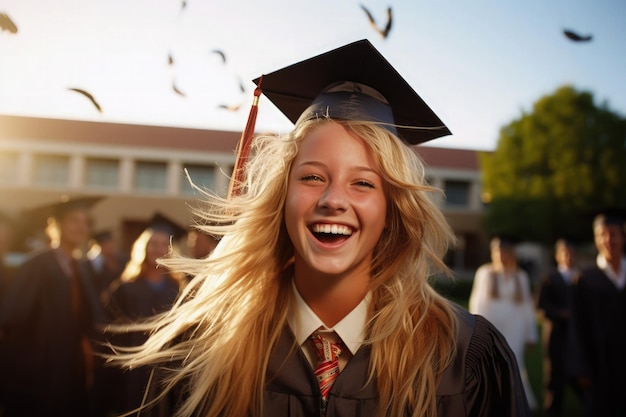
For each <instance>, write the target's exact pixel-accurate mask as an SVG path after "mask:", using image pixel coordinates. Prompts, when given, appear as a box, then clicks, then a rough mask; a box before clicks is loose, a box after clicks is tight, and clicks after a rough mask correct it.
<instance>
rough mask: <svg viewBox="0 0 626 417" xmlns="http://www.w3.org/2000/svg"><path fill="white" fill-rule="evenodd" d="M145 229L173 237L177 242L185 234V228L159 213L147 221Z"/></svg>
mask: <svg viewBox="0 0 626 417" xmlns="http://www.w3.org/2000/svg"><path fill="white" fill-rule="evenodd" d="M147 228H149V229H152V230H158V231H160V232H165V233H167V234H168V235H170V236H171V237H173V238H174V240H178V239H180V238H182V237H183V236H184V235H185V234H187V229H186V228H184V227H182V226H181V225H180V224H178V223H177V222H175V221H174V220H172V219H170V218H169V217H167V216H165V215H164V214H162V213H159V212H157V213H155V214H154V216H152V218H151V219H150V220H149V221H148V225H147Z"/></svg>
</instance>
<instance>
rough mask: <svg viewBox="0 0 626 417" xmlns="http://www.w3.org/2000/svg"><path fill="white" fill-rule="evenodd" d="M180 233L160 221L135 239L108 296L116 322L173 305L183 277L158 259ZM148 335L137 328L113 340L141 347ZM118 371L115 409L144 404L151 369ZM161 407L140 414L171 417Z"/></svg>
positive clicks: (125, 322) (129, 408) (168, 249)
mask: <svg viewBox="0 0 626 417" xmlns="http://www.w3.org/2000/svg"><path fill="white" fill-rule="evenodd" d="M177 234H178V233H177V229H176V228H175V227H173V226H172V225H169V224H163V223H160V224H155V225H152V226H150V227H149V228H147V229H146V230H144V231H143V233H141V235H140V236H139V237H138V238H137V239H136V240H135V242H134V243H133V246H132V250H131V257H130V260H129V261H128V263H127V265H126V267H125V269H124V271H123V272H122V274H121V276H120V277H119V278H118V279H117V280H115V281H113V283H112V284H111V286H110V287H109V290H108V295H107V296H106V297H105V300H106V308H107V311H108V312H109V314H110V315H111V316H112V317H113V322H114V323H116V324H129V323H133V322H138V321H141V320H142V319H146V318H149V317H151V316H153V315H155V314H158V313H162V312H164V311H167V310H168V309H169V308H171V307H172V305H173V304H174V302H175V301H176V299H177V298H178V295H179V293H180V291H181V289H182V286H183V280H182V279H180V277H179V275H175V274H172V273H170V272H169V271H168V270H167V269H166V268H164V267H162V266H159V265H158V264H157V260H158V259H159V258H164V257H166V256H168V255H169V253H170V237H171V236H176V235H177ZM147 337H148V335H147V334H144V333H142V332H136V331H135V332H128V333H125V334H121V335H116V339H114V341H115V344H117V345H121V346H140V345H142V344H143V343H144V342H145V341H146V339H147ZM117 374H118V376H119V381H118V384H117V385H116V388H117V390H116V394H114V397H115V400H114V401H115V407H116V411H117V412H120V413H126V412H131V411H133V410H135V409H137V408H138V407H140V406H141V404H142V401H143V398H144V394H145V390H146V387H147V385H148V382H149V379H150V374H151V368H149V367H141V368H137V369H133V370H131V371H127V372H123V373H121V372H118V373H117ZM161 406H162V407H161V408H153V409H150V410H146V411H144V412H142V413H141V415H142V416H169V414H168V413H169V410H168V409H167V407H166V406H165V404H161ZM163 407H165V408H163Z"/></svg>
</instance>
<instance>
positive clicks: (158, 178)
mask: <svg viewBox="0 0 626 417" xmlns="http://www.w3.org/2000/svg"><path fill="white" fill-rule="evenodd" d="M166 178H167V164H165V163H164V162H147V161H143V162H142V161H137V163H136V164H135V183H134V186H135V189H136V190H137V191H146V192H161V193H164V192H165V191H166V189H167V185H166Z"/></svg>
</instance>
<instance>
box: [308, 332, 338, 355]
mask: <svg viewBox="0 0 626 417" xmlns="http://www.w3.org/2000/svg"><path fill="white" fill-rule="evenodd" d="M311 340H312V341H313V344H314V346H315V351H316V352H317V356H318V358H319V360H321V361H322V362H334V361H337V359H338V358H339V356H341V352H342V349H343V346H342V345H343V344H342V343H341V341H337V342H333V341H331V340H330V339H329V338H328V337H326V336H323V335H322V334H321V333H320V332H315V333H313V334H312V335H311Z"/></svg>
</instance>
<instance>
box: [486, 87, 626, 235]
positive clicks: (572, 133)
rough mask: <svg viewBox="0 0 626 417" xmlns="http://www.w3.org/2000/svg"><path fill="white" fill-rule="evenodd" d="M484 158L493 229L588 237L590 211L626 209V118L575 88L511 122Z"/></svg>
mask: <svg viewBox="0 0 626 417" xmlns="http://www.w3.org/2000/svg"><path fill="white" fill-rule="evenodd" d="M480 163H481V168H482V172H483V189H484V196H485V198H484V199H485V201H486V202H487V203H488V210H487V215H486V218H485V228H486V230H487V232H489V233H494V234H495V233H500V234H506V235H510V236H514V237H517V238H520V239H524V240H530V241H537V242H544V243H552V242H554V240H555V239H557V238H558V237H562V236H566V237H570V238H573V239H579V240H582V239H588V238H589V237H590V214H591V213H593V212H595V211H597V210H600V209H603V208H607V207H612V208H615V207H621V208H626V119H624V118H623V117H622V116H620V115H619V114H617V113H615V112H612V111H611V110H609V108H608V105H607V104H606V103H603V104H602V105H599V106H598V105H596V104H595V103H594V98H593V95H592V94H591V93H589V92H584V91H583V92H580V91H577V90H575V89H574V88H573V87H571V86H563V87H560V88H558V89H557V90H556V91H555V92H554V93H553V94H551V95H547V96H544V97H542V98H540V99H539V100H538V101H537V102H536V103H535V104H534V105H533V109H532V112H531V113H525V112H524V113H523V114H522V116H521V117H520V118H519V119H516V120H514V121H512V122H511V123H510V124H508V125H506V126H504V127H503V128H502V129H501V130H500V136H499V139H498V143H497V146H496V149H495V151H494V152H492V153H481V155H480Z"/></svg>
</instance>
